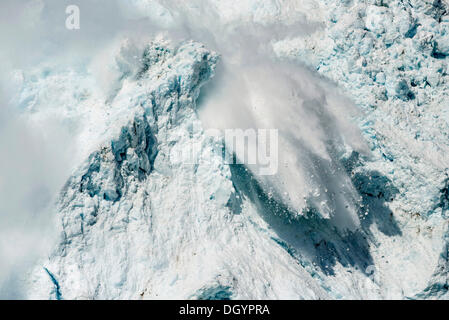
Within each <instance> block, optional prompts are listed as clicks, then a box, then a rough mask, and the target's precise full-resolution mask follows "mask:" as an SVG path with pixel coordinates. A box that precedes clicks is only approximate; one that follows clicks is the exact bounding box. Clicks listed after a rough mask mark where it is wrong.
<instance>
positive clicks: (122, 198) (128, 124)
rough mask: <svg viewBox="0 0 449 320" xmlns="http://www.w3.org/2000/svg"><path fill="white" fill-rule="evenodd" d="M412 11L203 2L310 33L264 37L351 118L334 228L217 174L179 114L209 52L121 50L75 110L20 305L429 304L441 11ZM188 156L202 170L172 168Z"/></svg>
mask: <svg viewBox="0 0 449 320" xmlns="http://www.w3.org/2000/svg"><path fill="white" fill-rule="evenodd" d="M412 2H413V3H411V4H402V2H399V1H398V2H395V1H389V2H387V1H383V2H381V1H378V2H375V1H373V2H372V4H371V5H367V4H365V3H359V2H358V1H354V2H352V1H349V2H348V1H345V2H332V1H329V2H327V1H291V2H287V3H284V2H279V1H245V2H241V4H240V6H242V7H241V8H244V9H245V10H237V11H238V13H239V14H236V12H235V11H233V10H234V9H233V8H234V7H232V6H226V8H223V6H225V4H224V2H218V1H217V2H215V1H211V3H212V4H215V5H216V6H218V8H219V10H217V11H216V12H215V13H216V14H217V16H219V17H221V19H223V21H224V22H225V23H227V24H228V25H233V24H239V23H242V24H245V23H253V22H255V23H262V24H266V25H268V26H270V25H272V24H273V23H278V24H279V23H282V21H283V19H284V18H285V21H286V22H287V23H293V24H294V23H295V22H298V20H300V18H301V17H304V16H308V17H309V20H313V21H315V22H317V23H322V24H323V25H324V27H323V28H318V30H317V31H316V33H313V34H311V35H310V36H301V37H292V36H289V37H288V38H286V39H282V40H281V41H279V40H280V39H278V37H277V35H276V34H272V35H270V36H272V38H273V42H272V43H273V48H274V50H275V52H276V53H277V54H278V56H279V57H281V58H288V59H295V60H296V59H299V60H301V61H302V63H306V64H308V65H309V66H310V67H312V68H313V69H315V70H317V71H318V72H319V73H321V74H322V75H324V76H326V77H328V78H330V79H332V80H334V81H335V82H337V83H338V84H339V85H340V86H341V87H343V88H344V89H345V91H346V92H347V94H348V95H349V96H350V97H351V98H352V99H353V100H354V101H355V102H356V104H357V105H358V106H360V107H361V108H363V109H364V110H365V113H364V115H363V116H362V117H361V119H360V126H361V128H362V129H363V130H364V134H365V137H366V139H367V141H368V142H369V143H370V146H371V149H372V156H371V157H364V156H361V155H359V154H357V153H355V152H354V153H352V154H351V152H349V153H348V154H347V155H345V157H343V158H341V159H338V161H339V165H340V166H342V167H343V168H344V169H345V170H346V171H347V173H348V175H349V177H351V180H352V184H353V187H354V188H355V190H356V191H357V193H358V195H359V196H360V204H361V207H360V209H359V212H358V215H359V217H360V221H361V226H360V228H358V229H357V230H353V231H352V232H341V231H339V230H337V229H335V227H334V225H333V224H332V223H331V222H330V220H329V219H326V218H325V216H324V217H323V214H322V212H317V211H316V210H315V209H314V208H312V207H310V208H309V211H307V212H305V215H304V216H299V217H298V216H297V215H295V214H294V213H293V212H290V208H289V207H288V206H287V205H285V203H281V202H279V201H278V199H276V198H272V197H271V195H270V194H269V193H267V192H266V189H264V187H263V186H262V185H261V184H260V180H258V178H257V177H254V176H253V174H252V173H251V172H250V171H248V170H246V169H245V167H243V166H232V165H231V166H227V165H225V164H224V162H223V157H222V153H221V149H222V147H223V145H222V141H221V140H220V139H212V138H210V137H207V136H206V135H205V134H204V131H203V130H202V125H201V123H200V122H199V120H198V118H197V115H196V113H195V109H196V101H197V98H198V94H199V89H200V87H201V86H202V84H203V83H204V82H205V81H207V80H208V79H209V78H210V77H211V76H212V74H213V73H214V70H215V64H216V62H217V55H216V54H215V53H213V52H210V51H209V50H207V49H205V48H203V47H202V46H201V45H199V44H197V43H185V44H183V45H181V46H180V47H177V46H176V45H170V44H167V43H165V42H155V43H153V44H152V45H150V46H149V47H148V48H147V50H146V51H145V54H144V55H142V53H141V52H139V51H136V53H135V54H137V55H139V56H142V57H143V60H142V61H140V63H139V64H138V65H139V69H138V70H137V72H136V73H135V75H134V77H129V78H127V79H125V80H123V81H121V82H120V85H119V86H117V88H116V91H115V93H116V95H115V94H114V95H112V96H111V97H110V99H109V101H108V103H107V104H106V105H103V103H102V102H101V101H99V100H95V97H91V98H89V99H87V100H88V102H87V103H88V104H89V105H91V104H92V105H101V106H102V107H101V108H99V109H100V110H101V111H100V112H98V113H96V112H95V113H94V116H93V115H92V112H91V111H86V112H87V113H86V116H85V118H86V122H87V123H90V122H91V123H90V124H85V126H86V127H88V128H92V130H84V131H83V132H84V133H83V135H82V136H83V137H84V138H85V141H89V147H88V148H86V149H87V150H85V151H84V152H83V153H82V154H85V155H87V154H90V156H89V157H88V159H87V160H86V161H85V162H84V164H83V166H82V167H81V168H79V169H78V171H77V172H75V174H74V175H73V176H72V178H70V180H69V182H68V183H67V185H66V187H65V188H64V189H63V191H62V193H61V197H60V201H59V203H58V208H59V211H60V215H59V219H60V220H61V222H60V225H61V226H62V230H61V234H62V236H61V239H60V243H59V244H58V245H57V248H56V250H55V251H54V252H53V253H52V254H51V256H50V257H49V259H48V261H46V262H44V263H43V267H42V266H38V267H37V268H36V271H35V272H34V273H33V276H32V286H31V289H30V297H39V298H64V299H70V298H136V299H137V298H203V299H204V298H404V297H419V298H433V297H442V296H444V294H445V293H446V292H447V266H446V265H447V248H446V247H447V244H446V243H447V240H446V237H447V218H446V211H447V201H448V200H447V176H446V173H445V170H447V165H446V164H447V160H448V159H447V156H446V153H445V150H446V149H447V139H446V136H445V135H446V134H447V118H445V117H446V116H445V115H446V112H445V110H444V106H445V102H446V101H447V100H445V99H447V95H446V93H447V83H446V81H447V73H446V71H445V70H446V69H445V68H446V64H447V62H446V61H447V58H446V55H445V53H444V52H445V51H444V48H445V40H444V39H445V38H444V37H445V35H446V31H445V28H446V26H447V25H446V24H445V21H446V20H445V19H446V18H445V17H446V13H445V12H446V11H445V9H444V5H443V3H442V2H438V1H437V2H429V3H427V2H425V1H412ZM135 3H139V4H140V6H145V5H146V4H147V3H150V2H149V1H135ZM151 3H153V2H151ZM198 3H201V1H200V2H198ZM239 3H240V2H239ZM220 6H222V7H220ZM168 7H169V6H168ZM237 7H238V6H237ZM158 8H160V7H158ZM198 8H199V6H191V8H190V10H193V11H194V10H198ZM286 8H288V10H287V9H286ZM141 9H142V7H140V8H139V10H138V11H137V12H140V13H141V12H142V11H141ZM158 10H159V9H158ZM160 10H161V11H158V12H161V16H164V17H166V16H167V11H165V10H163V9H160ZM404 12H406V13H404ZM356 13H358V14H356ZM407 15H408V16H409V19H407ZM389 18H391V19H392V23H391V24H385V23H384V22H385V21H388V19H389ZM170 19H171V18H170ZM170 19H163V21H165V22H167V21H168V22H167V23H170ZM407 21H408V22H407ZM415 22H416V24H415ZM407 23H409V25H408V27H407ZM406 29H407V30H406ZM426 39H427V40H426ZM415 43H416V44H415ZM426 44H427V45H428V46H429V48H427V49H425V48H426ZM408 50H410V51H408ZM426 50H427V51H426ZM125 51H126V50H125ZM402 52H404V53H402ZM402 56H404V58H401V57H402ZM125 60H126V59H125ZM379 61H380V62H379ZM396 64H400V65H398V66H396ZM125 65H126V63H125ZM381 65H384V66H385V67H382V68H380V67H379V66H381ZM378 69H379V70H378ZM434 70H436V71H437V72H436V74H437V75H436V80H435V79H433V77H435V72H434ZM423 75H424V76H423ZM67 77H68V79H77V77H78V75H67ZM384 78H385V79H384ZM433 80H435V82H433ZM42 81H43V83H42V87H45V86H47V85H48V84H49V83H48V82H45V81H46V80H42ZM212 81H214V80H212ZM76 82H81V83H82V81H80V80H79V79H78V80H77V81H76ZM412 83H413V84H412ZM432 84H433V85H432ZM69 92H70V91H69ZM426 96H427V98H425V97H426ZM419 97H421V98H422V99H424V100H422V99H421V98H419ZM68 99H72V97H68ZM90 99H92V100H90ZM420 99H421V100H420ZM426 99H427V100H426ZM81 100H83V99H81ZM84 103H86V102H84ZM81 104H82V103H81ZM83 110H84V109H83ZM86 110H90V109H89V108H86ZM103 110H104V111H106V112H105V113H103V112H102V111H103ZM92 116H93V119H95V120H94V121H92V120H91V119H92ZM95 126H98V127H95ZM436 128H438V129H436ZM91 135H92V136H91ZM84 138H83V139H84ZM99 141H103V142H102V143H101V144H99ZM191 144H198V145H200V146H201V148H200V149H199V150H198V153H201V154H202V155H203V156H202V157H201V158H202V159H204V160H206V161H203V162H200V163H199V164H197V165H188V164H186V163H185V162H182V161H181V162H180V161H179V160H180V159H179V158H177V156H178V155H179V152H180V151H181V150H184V149H185V147H186V146H189V145H191ZM92 151H93V153H91V152H92ZM210 151H212V152H210ZM86 157H87V156H86ZM320 160H321V161H322V159H320V158H319V157H317V159H316V161H317V163H318V164H319V163H320ZM318 168H320V166H319V165H318ZM327 174H329V173H327ZM326 183H327V182H326V181H323V184H326Z"/></svg>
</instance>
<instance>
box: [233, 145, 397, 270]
mask: <svg viewBox="0 0 449 320" xmlns="http://www.w3.org/2000/svg"><path fill="white" fill-rule="evenodd" d="M318 163H319V162H318ZM318 165H319V164H318ZM358 165H359V158H358V155H357V154H352V155H351V157H350V158H349V159H346V161H345V162H342V168H343V170H349V171H348V172H349V175H350V177H351V180H352V182H353V185H354V187H355V189H356V190H357V192H358V193H359V196H360V198H361V200H360V212H359V216H360V217H361V218H360V220H361V228H358V229H356V230H355V231H345V232H341V231H339V229H338V228H336V227H335V225H334V223H333V219H325V218H322V217H321V215H320V214H319V212H318V211H317V210H316V209H315V208H314V207H313V205H311V206H310V207H309V208H308V210H306V212H303V215H301V216H298V215H297V214H295V213H294V212H291V211H290V210H289V208H287V207H286V206H285V205H284V204H283V203H280V202H279V201H277V200H276V199H275V198H274V197H269V196H268V195H267V194H266V193H265V191H264V188H263V187H262V186H261V185H260V183H259V182H258V181H257V179H256V178H255V177H254V176H253V174H252V173H251V172H250V170H248V169H247V168H246V167H245V166H244V165H231V166H230V167H231V173H232V180H233V183H234V187H235V189H236V192H237V195H238V198H237V199H248V200H249V201H251V202H252V203H254V204H255V206H256V208H257V211H258V213H259V214H260V215H261V217H262V218H263V219H264V220H265V221H266V222H267V223H268V225H269V226H270V227H271V228H272V230H273V231H274V232H275V233H276V234H277V236H278V238H276V239H273V240H274V241H275V242H277V243H278V244H279V245H280V246H281V247H282V248H284V249H285V250H286V251H287V252H288V253H289V254H290V255H291V256H292V257H293V258H295V259H296V261H297V262H298V263H299V264H301V265H303V266H304V264H308V263H312V264H313V265H315V266H317V267H319V268H320V269H321V270H322V272H323V273H324V274H326V275H335V272H334V267H335V265H336V263H337V262H338V263H340V264H341V265H342V266H344V267H349V266H351V267H354V268H355V269H361V270H362V272H365V270H366V268H367V267H368V266H370V265H373V264H374V262H373V258H372V256H371V254H370V240H371V239H370V238H371V232H370V230H369V228H370V226H371V225H372V224H373V223H375V224H376V225H377V227H378V229H379V231H381V232H382V233H384V234H385V235H387V236H395V235H400V234H401V231H400V229H399V226H398V225H397V223H396V221H395V219H394V217H393V215H392V213H391V211H390V210H389V209H388V207H387V206H386V202H388V201H391V200H392V199H393V198H394V197H395V196H396V194H397V193H398V190H397V188H395V187H394V186H393V184H392V182H391V181H390V180H389V179H388V178H387V177H385V176H382V175H381V174H379V173H378V172H376V171H367V172H366V173H360V172H357V173H355V174H351V172H352V170H353V169H354V168H355V167H356V166H358ZM326 174H330V173H329V172H326V171H322V174H321V177H319V179H320V181H321V180H322V182H323V183H326V181H327V180H326V179H329V181H331V179H330V177H328V178H326V177H325V176H326ZM328 187H329V188H332V186H328ZM336 188H337V187H336ZM310 203H313V202H310ZM240 204H241V203H240V200H239V203H237V204H233V205H229V207H230V208H233V207H236V206H239V205H240ZM335 205H337V206H340V204H339V200H336V201H335ZM339 210H345V208H344V207H342V208H339ZM240 211H241V210H238V211H237V212H236V213H240ZM365 212H368V215H365ZM342 214H346V212H343V213H342Z"/></svg>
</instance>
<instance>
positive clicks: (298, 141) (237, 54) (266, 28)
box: [164, 1, 368, 229]
mask: <svg viewBox="0 0 449 320" xmlns="http://www.w3.org/2000/svg"><path fill="white" fill-rule="evenodd" d="M164 3H165V4H166V5H167V7H168V8H170V9H171V11H172V12H173V17H174V20H175V24H176V23H177V24H178V25H177V29H178V30H179V31H178V32H181V31H184V32H185V33H186V35H185V36H187V37H190V38H193V39H195V40H199V41H201V42H204V43H206V44H207V45H208V46H209V47H211V48H212V49H214V50H216V51H217V52H219V53H220V54H221V65H220V66H219V68H218V70H217V76H216V78H215V79H214V80H213V81H212V82H211V83H210V84H209V85H208V87H206V88H205V89H204V90H203V91H204V92H203V93H202V97H201V101H200V105H199V107H200V117H201V120H202V122H203V125H204V126H205V127H206V128H209V129H216V128H218V129H222V130H226V129H229V128H236V129H237V128H238V129H244V130H245V129H256V130H257V129H277V130H278V132H279V140H278V145H277V147H278V159H277V160H278V164H279V166H278V171H277V173H276V174H274V175H264V176H258V175H257V173H258V170H257V169H258V168H257V165H256V166H251V165H249V166H248V167H250V169H252V171H253V173H254V174H255V175H256V176H257V178H258V179H259V181H260V182H261V184H262V186H264V189H265V192H266V193H268V194H273V196H275V197H276V198H277V200H279V201H281V202H283V203H284V204H286V205H287V206H288V207H289V208H290V210H291V211H292V212H296V214H297V215H303V214H304V212H306V211H307V210H310V209H315V210H317V211H318V212H319V214H321V215H322V216H323V217H325V218H332V219H334V222H335V225H336V226H338V227H340V228H342V229H346V228H350V229H352V228H354V227H357V226H358V218H357V215H356V212H357V209H358V208H357V207H358V205H357V197H358V196H357V193H356V191H355V190H354V188H353V186H352V182H351V180H350V178H349V177H348V175H347V173H346V171H345V169H344V168H343V166H342V165H341V160H342V157H344V156H348V155H349V153H350V152H352V151H357V152H359V153H362V154H367V153H368V151H367V148H366V146H365V144H364V141H363V138H362V137H361V135H360V133H359V132H358V128H357V126H356V125H355V124H354V123H353V122H352V121H353V119H354V118H355V117H357V110H356V108H355V106H354V105H353V104H352V103H351V101H349V99H346V98H345V97H344V96H342V95H341V94H340V93H339V91H338V88H336V87H335V86H334V85H332V84H331V83H328V82H326V81H325V80H323V79H321V78H319V77H318V76H317V75H316V74H315V73H314V72H313V71H310V70H308V69H306V68H305V67H302V66H299V65H297V64H293V63H288V62H284V61H279V60H277V59H276V58H275V57H274V54H273V52H272V43H273V42H274V41H276V40H280V39H283V38H286V37H289V36H290V35H292V34H296V35H298V34H306V33H309V32H311V31H313V30H315V29H316V28H319V27H320V26H319V24H317V23H312V22H309V21H307V19H306V18H305V17H304V16H295V17H291V16H283V18H285V19H283V20H282V21H285V23H284V24H279V18H280V16H278V17H273V19H272V20H273V24H270V23H268V24H267V23H265V24H260V23H257V21H256V20H257V19H256V17H255V16H252V17H246V18H247V19H245V18H243V17H241V18H240V20H238V21H229V17H227V16H226V15H225V12H223V11H219V7H217V6H214V2H207V1H190V2H189V4H188V5H187V4H186V5H185V6H184V7H181V8H180V6H179V5H176V6H175V5H174V4H173V2H170V1H165V2H164ZM217 5H218V4H217ZM254 12H255V13H257V12H258V11H257V10H256V11H254V10H251V14H252V15H254V14H255V13H254ZM273 12H277V11H273ZM278 14H279V15H282V12H278ZM230 16H231V17H234V18H235V17H236V15H234V14H232V15H230ZM276 18H277V19H276ZM264 21H270V19H265V20H264ZM276 21H277V23H276V24H275V22H276ZM230 147H232V146H230V145H229V144H228V149H229V148H230ZM248 149H251V147H248ZM253 150H255V149H254V148H253ZM234 151H235V150H230V152H234ZM292 218H294V217H292Z"/></svg>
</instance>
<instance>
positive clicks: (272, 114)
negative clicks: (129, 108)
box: [0, 0, 366, 297]
mask: <svg viewBox="0 0 449 320" xmlns="http://www.w3.org/2000/svg"><path fill="white" fill-rule="evenodd" d="M245 3H247V4H248V6H247V7H245V6H243V5H242V6H243V7H245V8H246V11H245V10H242V11H240V12H238V13H236V12H234V11H233V9H231V8H232V4H229V6H228V5H225V4H223V3H221V2H219V1H185V2H180V1H159V2H157V1H144V0H140V1H139V0H134V1H126V2H125V1H106V0H104V1H103V0H102V1H87V0H83V1H60V0H45V1H44V0H28V1H25V0H24V1H12V0H6V1H2V3H1V5H0V6H1V10H0V21H1V22H0V23H1V28H0V37H1V41H2V43H6V44H8V45H7V46H6V50H2V52H1V53H0V58H1V59H2V61H6V64H5V65H4V66H3V68H6V69H7V70H5V72H2V74H3V75H6V77H5V79H1V80H2V83H7V82H10V81H9V79H10V75H11V72H12V70H15V69H21V70H25V71H26V72H16V73H15V74H16V75H17V77H18V79H19V80H18V82H17V85H15V86H14V85H13V88H5V87H4V86H3V88H4V91H5V92H6V93H7V95H8V97H6V96H5V94H4V95H3V98H2V108H1V111H0V124H2V127H1V129H0V131H1V135H0V146H1V147H2V150H3V154H2V157H1V160H0V161H1V165H0V168H1V169H0V170H1V172H0V191H1V192H0V194H1V195H0V197H1V199H0V214H1V216H0V219H1V221H0V232H1V234H2V236H1V238H0V260H1V261H2V265H1V266H0V286H1V287H2V290H1V291H0V295H1V296H2V297H3V296H9V297H13V296H20V290H16V288H19V287H20V282H18V281H17V279H19V278H20V275H21V273H22V272H26V270H27V266H29V264H30V263H31V262H32V260H33V259H34V258H35V257H37V256H38V255H39V254H42V252H44V251H43V250H40V248H44V247H45V243H46V242H47V239H48V237H47V235H48V234H52V233H53V230H51V226H52V225H53V223H52V222H51V219H52V217H53V214H52V211H51V205H52V201H51V199H53V198H54V196H55V195H56V194H57V192H58V190H59V187H60V186H61V184H62V183H63V182H64V180H65V179H66V178H67V176H68V175H69V173H70V170H71V169H72V167H73V166H74V165H76V163H74V162H75V160H74V158H77V157H71V156H70V155H73V154H75V153H76V152H77V151H78V150H79V148H81V147H83V146H80V144H82V142H83V141H84V142H85V143H87V142H86V141H87V140H86V139H85V137H87V138H89V137H90V139H91V140H92V139H94V138H93V137H94V136H93V135H91V133H90V132H88V130H87V129H89V128H90V129H92V128H93V125H92V123H93V124H94V125H98V127H99V128H101V121H99V122H96V120H97V118H95V117H96V116H98V119H100V120H101V114H102V113H103V112H106V111H105V109H101V107H99V105H100V106H103V107H104V105H105V104H106V105H107V103H108V101H109V100H110V99H113V98H114V96H115V94H116V93H117V92H118V91H119V90H120V89H121V82H122V81H123V79H124V78H126V77H129V76H130V75H133V74H135V73H136V70H138V67H139V66H140V63H141V61H140V59H139V57H140V56H141V54H142V50H143V49H142V48H143V47H144V45H145V43H146V42H147V41H149V39H151V38H153V37H155V36H159V37H164V38H168V39H169V40H171V41H173V42H174V43H178V42H180V41H183V40H189V39H192V40H196V41H200V42H202V43H204V44H205V45H206V46H208V47H209V48H211V49H213V50H215V51H217V52H218V53H220V54H221V63H220V65H219V67H218V70H217V72H216V74H217V77H216V78H215V79H214V80H213V81H212V82H211V84H210V85H208V86H206V87H204V90H203V93H202V94H201V96H200V100H199V113H200V118H201V120H202V122H203V126H204V127H205V128H212V129H231V128H239V129H256V130H257V129H277V130H278V133H279V140H278V151H279V154H278V164H279V165H278V172H277V173H276V174H275V175H271V176H257V178H258V179H259V181H260V183H261V185H262V186H263V187H264V188H265V192H266V193H267V194H273V195H274V196H275V197H277V199H278V200H279V201H281V202H283V203H285V204H286V205H287V206H288V207H289V208H290V209H291V211H292V212H296V213H297V214H298V215H302V214H304V212H305V211H306V210H307V209H311V208H314V209H316V210H317V211H318V212H319V213H320V214H321V215H322V216H323V217H326V218H331V219H334V220H335V225H336V226H339V227H341V228H342V229H346V228H354V227H356V226H357V224H358V222H357V218H356V215H355V210H356V209H355V206H356V202H357V199H356V193H355V191H354V190H353V187H352V184H351V181H350V179H349V177H348V176H347V174H346V172H345V170H344V169H343V168H342V165H341V164H340V161H341V159H342V157H344V156H345V155H348V154H349V153H350V152H351V151H353V150H356V151H359V152H361V153H364V152H366V147H365V146H364V143H363V140H362V138H361V137H360V134H359V132H358V131H357V129H356V126H355V125H354V124H353V123H352V122H351V119H353V118H354V117H356V116H357V115H356V111H355V108H354V107H353V106H352V104H351V102H350V101H348V100H347V99H345V98H344V97H343V96H342V95H340V94H339V92H338V90H337V88H335V87H334V86H333V85H332V84H330V83H328V82H326V81H324V80H322V79H320V78H319V77H318V76H317V75H315V74H314V72H312V71H310V70H308V69H307V68H305V67H302V66H298V65H295V64H291V63H288V62H282V61H278V60H276V59H275V57H274V54H273V53H272V48H271V43H272V42H273V41H276V40H281V39H283V38H286V37H289V36H292V35H297V34H304V33H309V32H311V31H312V30H315V29H316V28H320V25H319V24H317V23H316V22H311V21H310V20H308V19H306V14H305V12H306V8H303V7H301V6H299V5H298V7H293V8H290V6H294V4H295V3H296V1H292V2H291V4H289V5H286V6H284V7H278V5H277V4H276V2H274V1H259V2H257V1H247V2H245ZM298 3H299V2H298ZM72 4H75V5H78V6H79V8H80V13H81V15H80V17H81V28H80V30H67V29H66V28H65V19H66V12H65V8H66V7H67V6H68V5H72ZM243 7H241V8H243ZM267 8H268V9H269V10H268V9H267ZM261 21H264V23H260V22H261ZM281 21H282V23H281ZM123 39H127V40H126V41H124V40H123ZM28 69H32V70H34V69H36V70H40V71H39V72H37V71H36V72H35V73H33V72H31V71H30V72H29V70H28ZM67 69H70V70H71V71H70V70H69V71H67ZM52 72H65V73H66V74H68V76H67V77H65V78H64V77H63V78H57V77H58V76H57V75H56V76H55V77H56V78H54V83H56V84H57V86H55V88H54V90H53V91H50V93H52V94H55V92H57V97H56V96H55V97H53V98H52V97H47V98H46V99H45V97H42V96H43V95H42V94H41V91H40V90H41V89H40V88H39V86H38V85H36V86H35V88H36V89H35V90H36V91H37V94H36V95H34V97H36V96H37V97H38V98H39V99H37V100H36V101H37V102H36V103H35V104H33V103H30V101H27V100H26V99H25V102H26V103H23V102H24V99H23V91H22V93H20V94H21V95H22V96H21V97H19V98H17V97H16V96H15V95H14V94H11V93H13V92H14V90H17V89H18V88H24V87H25V86H24V83H27V84H29V83H36V81H34V78H33V77H37V79H38V80H39V79H41V78H45V77H48V75H49V74H50V77H51V76H52ZM73 73H74V74H77V75H78V76H72V74H73ZM24 74H25V75H24ZM79 74H83V75H84V76H83V77H80V76H79ZM80 79H81V80H80ZM78 80H79V81H78ZM45 81H47V80H45ZM48 81H50V80H48ZM51 81H53V80H51ZM71 81H78V82H74V84H75V83H76V84H77V85H79V83H81V89H79V91H77V90H78V89H77V88H75V86H71V85H70V82H71ZM83 81H84V84H83ZM37 83H39V81H37ZM62 83H65V84H66V85H62ZM58 88H59V89H58ZM84 89H85V90H84ZM31 96H32V95H31ZM86 97H87V98H86ZM62 98H64V99H65V100H64V103H63V104H64V105H70V106H72V107H73V108H72V109H70V110H69V111H67V110H65V109H64V110H62V108H63V107H60V108H59V107H58V106H59V104H58V101H59V100H58V99H62ZM66 98H67V99H66ZM86 99H87V101H90V104H89V103H86ZM10 101H12V105H11V107H8V108H6V107H5V105H6V104H9V102H10ZM18 101H21V103H19V102H18ZM100 102H101V103H100ZM82 106H84V107H85V108H84V109H83V107H82ZM89 108H90V109H89ZM94 108H97V109H95V110H96V111H95V110H94ZM42 110H44V111H45V112H37V111H42ZM92 110H94V111H95V112H94V111H92ZM33 112H34V115H33ZM29 113H31V116H30V117H28V115H29ZM36 114H37V115H38V116H36ZM99 115H100V116H99ZM87 118H88V119H90V120H86V121H87V122H86V121H85V119H87ZM30 119H32V120H30ZM83 119H84V120H83ZM92 119H94V120H95V121H94V120H92ZM83 121H85V122H83ZM89 121H90V122H89ZM86 123H90V125H88V124H86ZM80 137H84V138H82V139H81V138H80ZM88 143H95V141H88ZM230 151H231V152H233V151H234V150H230ZM249 167H250V169H251V170H253V172H255V173H256V172H257V170H256V169H257V165H256V166H249Z"/></svg>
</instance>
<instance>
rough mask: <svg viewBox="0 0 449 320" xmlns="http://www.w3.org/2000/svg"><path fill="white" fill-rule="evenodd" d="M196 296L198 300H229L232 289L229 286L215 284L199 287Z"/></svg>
mask: <svg viewBox="0 0 449 320" xmlns="http://www.w3.org/2000/svg"><path fill="white" fill-rule="evenodd" d="M196 297H197V299H198V300H231V297H232V291H231V287H229V286H222V285H216V286H213V287H208V288H203V289H200V290H199V292H198V293H197V294H196Z"/></svg>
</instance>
